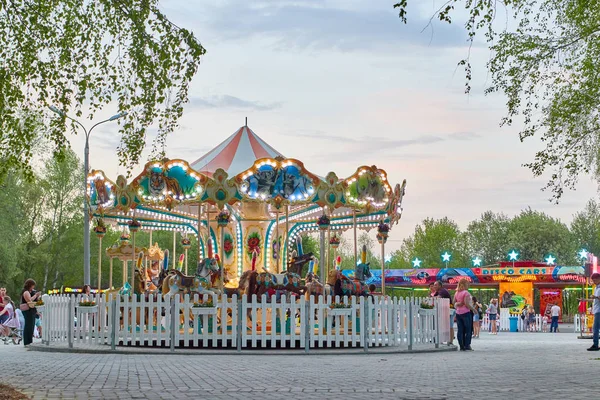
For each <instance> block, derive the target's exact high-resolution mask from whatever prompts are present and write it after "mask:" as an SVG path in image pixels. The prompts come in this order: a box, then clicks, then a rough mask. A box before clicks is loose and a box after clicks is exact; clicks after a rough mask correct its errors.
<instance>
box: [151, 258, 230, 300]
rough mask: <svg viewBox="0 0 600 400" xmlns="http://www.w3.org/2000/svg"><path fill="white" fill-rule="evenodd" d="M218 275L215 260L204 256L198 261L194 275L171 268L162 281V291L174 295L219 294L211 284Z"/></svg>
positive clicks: (218, 271)
mask: <svg viewBox="0 0 600 400" xmlns="http://www.w3.org/2000/svg"><path fill="white" fill-rule="evenodd" d="M219 276H220V269H219V265H218V263H217V260H215V259H214V258H205V259H203V260H202V261H201V262H200V263H198V268H197V269H196V274H195V275H194V276H187V275H184V274H183V273H182V272H181V271H178V270H171V271H169V272H168V275H167V276H166V278H165V279H164V281H163V282H162V293H163V294H169V295H175V294H178V293H182V292H183V293H199V294H219V293H220V291H219V290H218V289H217V288H215V287H214V286H213V284H214V283H215V282H216V281H217V279H218V277H219Z"/></svg>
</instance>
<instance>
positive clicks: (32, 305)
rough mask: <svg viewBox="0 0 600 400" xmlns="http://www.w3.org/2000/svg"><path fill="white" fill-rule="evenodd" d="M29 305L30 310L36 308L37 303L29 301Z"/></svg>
mask: <svg viewBox="0 0 600 400" xmlns="http://www.w3.org/2000/svg"><path fill="white" fill-rule="evenodd" d="M27 305H28V306H29V309H32V308H35V301H28V302H27Z"/></svg>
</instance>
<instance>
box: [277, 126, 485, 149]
mask: <svg viewBox="0 0 600 400" xmlns="http://www.w3.org/2000/svg"><path fill="white" fill-rule="evenodd" d="M284 134H285V135H287V136H294V137H299V138H307V139H315V140H322V141H329V142H338V143H345V144H350V145H356V146H355V147H359V148H360V149H361V152H366V153H369V152H375V151H378V150H381V149H383V150H385V151H390V150H393V149H399V148H403V147H408V146H415V145H426V144H434V143H439V142H445V141H466V140H474V139H478V138H480V137H481V135H480V134H478V133H475V132H453V133H450V134H445V135H443V134H435V135H432V134H426V135H420V136H417V137H414V138H410V139H390V138H384V137H373V136H363V137H361V138H352V137H345V136H341V135H331V134H328V133H325V132H323V131H318V130H316V131H296V132H288V133H284Z"/></svg>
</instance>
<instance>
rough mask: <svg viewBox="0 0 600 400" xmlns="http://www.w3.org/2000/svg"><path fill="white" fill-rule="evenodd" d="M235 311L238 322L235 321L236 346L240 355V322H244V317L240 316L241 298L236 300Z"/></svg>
mask: <svg viewBox="0 0 600 400" xmlns="http://www.w3.org/2000/svg"><path fill="white" fill-rule="evenodd" d="M237 309H238V312H237V313H238V320H237V332H236V338H235V341H236V345H237V351H238V353H240V352H241V351H242V326H243V324H242V321H243V320H244V316H243V315H242V297H241V296H240V298H239V299H238V300H237Z"/></svg>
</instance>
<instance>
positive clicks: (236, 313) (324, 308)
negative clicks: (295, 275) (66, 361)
mask: <svg viewBox="0 0 600 400" xmlns="http://www.w3.org/2000/svg"><path fill="white" fill-rule="evenodd" d="M86 299H87V298H86ZM86 299H83V298H82V297H81V295H77V296H69V295H53V296H44V301H45V306H44V308H43V312H42V315H43V318H42V328H43V329H42V340H43V342H44V343H46V344H48V345H49V344H51V343H56V342H67V343H68V344H69V346H70V347H73V346H77V345H79V344H86V345H92V344H94V345H111V346H112V347H113V348H116V346H152V347H170V348H171V349H172V350H174V349H175V348H186V347H194V348H237V349H238V350H242V349H244V348H303V349H305V351H309V349H310V348H332V347H333V348H339V347H363V348H365V350H366V349H367V348H368V347H379V346H405V347H407V348H409V349H412V348H413V345H422V346H436V347H437V346H439V344H440V343H443V342H447V341H449V340H450V321H449V319H450V316H449V312H450V308H449V303H448V300H447V299H436V300H435V301H434V303H433V304H434V305H435V308H434V309H431V310H429V309H422V308H421V307H420V305H421V303H422V302H423V301H427V302H431V299H420V298H413V299H402V298H400V299H398V298H393V299H392V298H381V297H376V298H374V299H373V298H362V297H361V298H356V297H344V298H341V299H340V298H337V297H336V298H333V299H332V298H331V297H330V296H328V297H326V298H325V297H323V296H320V297H318V298H315V297H311V298H310V300H306V299H305V298H304V297H299V298H298V297H295V296H294V297H291V298H286V297H285V296H281V298H279V299H277V298H276V297H275V296H273V297H272V298H271V299H268V298H267V297H266V296H262V298H261V299H260V301H259V299H257V298H256V296H253V297H252V299H251V301H248V299H247V297H246V296H243V297H242V298H241V300H238V298H237V297H236V296H233V297H231V298H230V297H227V296H222V297H220V298H217V297H216V296H215V297H213V298H212V302H213V304H214V305H215V306H214V307H211V308H203V307H194V304H195V303H198V302H199V301H202V302H204V303H206V302H207V301H209V300H210V298H209V297H208V296H206V295H205V296H203V297H202V298H199V297H198V295H194V296H192V297H190V296H189V295H185V296H179V295H177V296H174V297H172V298H171V297H169V296H164V297H163V296H155V297H153V296H149V297H148V299H144V298H142V299H140V300H137V299H136V297H135V296H134V297H121V296H116V297H114V298H113V297H112V295H111V296H110V297H108V296H106V295H103V296H100V297H94V296H90V298H89V300H91V301H95V302H96V306H94V307H92V308H86V307H81V306H79V302H80V301H82V300H86ZM333 303H336V304H338V305H339V304H340V303H343V304H344V305H345V307H339V308H332V307H331V305H332V304H333ZM174 316H175V318H174Z"/></svg>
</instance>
